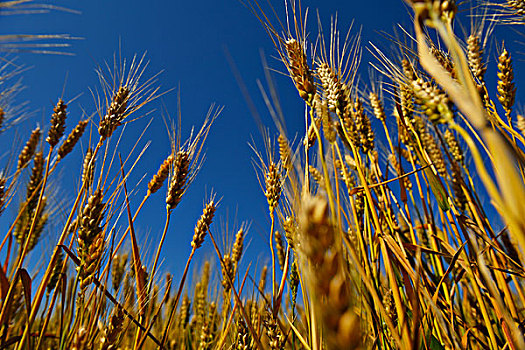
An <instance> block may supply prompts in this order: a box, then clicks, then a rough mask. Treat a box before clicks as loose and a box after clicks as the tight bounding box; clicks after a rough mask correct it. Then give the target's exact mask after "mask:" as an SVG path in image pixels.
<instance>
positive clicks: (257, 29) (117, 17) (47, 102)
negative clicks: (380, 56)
mask: <svg viewBox="0 0 525 350" xmlns="http://www.w3.org/2000/svg"><path fill="white" fill-rule="evenodd" d="M44 3H50V4H54V5H57V6H62V7H65V8H69V9H72V10H75V11H78V12H80V13H68V12H61V11H51V12H50V13H48V14H38V15H31V16H4V17H0V33H28V34H29V33H31V34H36V33H38V34H62V33H67V34H69V35H71V36H73V37H78V38H81V39H79V40H69V41H66V42H67V43H69V44H71V47H70V48H67V49H63V51H65V52H68V53H72V54H73V55H72V56H58V55H37V54H30V53H18V54H16V56H19V58H18V60H17V62H18V63H19V64H24V65H25V66H28V67H31V69H30V70H28V71H27V72H25V73H24V74H23V79H24V80H23V81H24V84H25V85H26V86H27V88H26V89H25V90H24V91H23V92H22V94H21V95H20V98H19V99H20V101H26V100H27V101H29V109H30V110H31V111H35V113H34V116H33V118H31V119H30V121H29V122H27V123H25V124H24V126H26V127H27V128H29V127H33V126H34V125H35V123H36V122H41V121H42V120H44V125H45V126H47V125H48V120H49V118H50V114H51V110H52V107H53V105H54V104H55V103H56V101H57V98H58V97H59V96H61V94H62V89H63V85H64V81H65V79H66V76H67V83H66V89H65V94H64V99H65V100H70V99H72V98H73V97H75V96H77V95H78V94H83V95H82V96H81V97H80V98H79V99H77V100H76V101H75V102H74V103H72V104H71V105H70V113H69V118H70V119H69V120H68V121H69V123H68V128H71V127H72V125H73V124H74V123H76V122H77V121H78V120H79V118H80V116H81V111H82V109H83V110H85V111H86V112H88V113H92V112H93V111H94V104H93V101H92V98H91V95H90V92H89V88H97V87H99V85H98V80H97V76H96V74H95V73H94V69H95V68H96V67H97V65H101V64H103V63H104V61H111V60H112V56H113V54H114V53H115V52H118V50H119V42H120V43H121V47H122V55H123V57H132V55H133V54H135V53H137V54H139V55H140V54H142V53H143V52H145V51H147V58H148V59H149V60H150V67H149V69H148V71H147V72H146V76H149V75H153V74H155V73H157V72H159V71H164V72H163V73H162V74H161V75H160V76H159V84H160V85H162V88H163V89H164V90H168V89H171V88H175V89H176V90H175V91H174V92H172V93H170V94H168V95H165V96H164V97H163V98H162V103H164V105H165V106H166V108H167V109H168V111H169V112H170V113H171V115H172V116H176V113H177V98H176V94H177V91H178V87H179V86H180V92H181V99H182V119H183V137H185V136H187V135H188V129H189V127H190V126H192V125H197V126H200V124H201V122H202V121H203V118H204V115H205V113H206V111H207V110H208V108H209V106H210V105H211V104H212V103H216V104H217V105H220V106H224V111H223V113H222V114H221V116H220V117H219V119H218V120H217V121H216V123H215V125H214V126H213V127H212V130H211V132H210V136H209V138H208V141H207V147H206V148H207V152H206V153H207V157H206V161H205V163H204V167H203V169H202V170H201V172H200V173H199V175H198V177H197V179H196V181H195V182H194V183H193V184H192V185H191V187H190V189H189V191H188V192H187V193H186V195H185V197H184V198H183V201H182V203H181V204H180V206H179V207H178V208H177V209H176V210H175V212H174V215H173V219H172V225H171V228H170V231H169V234H168V237H167V241H166V243H165V246H164V248H163V258H164V259H165V261H164V265H163V266H164V267H165V268H166V269H167V270H168V271H171V272H174V273H175V274H177V273H179V272H180V270H181V269H182V267H183V266H182V264H183V263H184V262H185V260H186V257H187V255H188V253H189V250H190V241H191V237H192V235H193V226H194V224H195V222H196V220H197V218H198V217H199V215H200V214H201V211H202V204H203V201H204V198H205V197H206V196H207V195H209V193H210V191H211V190H212V189H213V191H214V192H216V193H217V195H218V196H219V197H222V201H221V205H220V209H219V210H218V212H217V219H216V221H215V224H214V227H215V228H214V232H215V234H216V235H218V234H219V232H221V231H220V230H219V227H220V225H219V218H221V217H222V221H228V222H229V223H230V227H231V226H232V225H233V224H237V225H238V224H240V223H241V222H242V221H248V222H250V223H251V229H250V231H249V235H248V238H247V239H248V241H251V246H250V248H249V249H250V253H249V254H250V256H251V257H253V256H262V257H264V259H266V256H267V252H268V250H267V247H266V245H265V244H266V243H264V242H265V241H266V239H265V240H264V241H263V240H262V238H261V237H263V236H265V237H266V234H267V232H268V227H269V225H268V219H267V216H266V212H267V205H266V199H265V197H264V195H263V192H262V190H260V188H259V184H258V182H257V178H256V176H255V172H254V169H253V166H252V158H253V157H254V154H253V151H252V150H251V149H250V148H249V146H248V142H249V141H250V140H251V137H252V136H253V139H254V140H255V141H256V143H257V146H258V147H259V148H261V147H262V143H261V142H260V141H261V137H260V134H259V131H258V128H257V124H256V122H255V121H254V119H253V117H252V115H251V114H250V111H249V109H248V107H247V104H246V102H245V100H244V97H243V95H242V93H241V91H240V89H239V87H238V85H237V82H236V80H235V78H234V75H233V73H232V71H231V69H230V66H229V64H228V60H227V59H226V55H225V50H227V51H228V52H229V53H230V54H231V56H232V58H233V60H234V61H235V64H236V66H237V68H238V70H239V72H240V73H241V75H242V78H243V80H244V82H245V83H246V85H247V87H248V91H249V92H250V94H251V97H252V99H253V100H254V101H255V104H256V107H257V109H258V111H259V113H260V114H261V116H262V117H263V121H264V123H265V124H266V125H267V126H270V127H273V124H272V122H271V119H270V118H269V116H268V113H267V112H266V108H265V106H264V103H263V101H262V98H261V95H260V93H259V92H258V89H257V85H256V79H261V80H264V75H263V74H264V73H263V68H262V63H261V59H260V50H261V49H262V50H264V52H265V54H266V56H267V57H268V62H269V65H270V66H271V67H272V68H275V69H277V70H281V71H282V70H283V66H282V65H281V64H279V62H277V60H275V59H274V58H273V57H275V54H276V52H275V50H274V48H273V46H272V44H271V41H270V40H269V38H268V37H267V35H266V33H265V32H264V30H263V28H262V26H261V25H260V24H259V22H258V21H257V19H256V18H255V17H254V16H253V15H252V14H251V13H250V11H249V10H248V9H247V8H245V7H244V6H243V5H242V4H241V3H240V2H238V1H236V0H220V1H217V0H200V1H136V0H132V1H101V0H93V1H82V2H80V1H75V2H71V1H55V2H48V1H45V2H44ZM272 3H274V4H275V6H276V8H277V10H278V11H279V13H280V14H281V15H282V17H281V18H284V11H283V10H282V9H283V1H281V0H277V1H272ZM303 6H304V7H310V9H311V13H310V21H309V22H310V24H315V22H316V20H315V10H316V9H317V8H318V7H321V9H319V13H320V16H321V19H322V20H323V22H324V26H325V28H329V21H330V16H331V15H332V14H334V13H336V12H337V13H338V17H339V24H340V29H341V30H342V31H343V32H344V31H346V29H347V28H348V27H349V25H350V23H351V22H352V21H353V20H355V23H354V33H356V31H357V29H359V28H360V27H361V26H362V35H363V40H362V41H363V46H364V47H366V46H368V41H372V42H375V43H376V44H377V43H379V46H380V47H382V48H384V49H386V50H387V51H388V48H389V47H390V43H388V42H385V41H384V37H383V36H382V34H380V32H381V31H387V32H392V28H394V26H395V24H396V23H403V24H405V25H406V26H407V27H411V26H410V15H409V12H408V11H407V9H406V6H405V4H404V2H403V1H402V0H373V1H329V0H326V1H303ZM310 28H311V31H312V33H313V35H315V34H316V28H317V27H316V25H312V26H311V27H310ZM500 38H501V37H500ZM509 40H510V39H509ZM381 41H383V42H382V43H381ZM511 41H512V40H511ZM509 44H512V43H511V42H509ZM519 49H521V50H522V51H523V46H521V47H519ZM364 51H365V56H364V57H365V59H364V61H363V63H362V64H361V76H362V77H363V79H364V80H365V81H368V79H369V78H368V71H369V70H370V66H369V65H368V64H367V61H368V60H369V59H370V55H369V54H367V53H366V49H365V50H364ZM494 55H495V54H494V51H492V56H491V57H490V59H491V60H492V62H493V60H494ZM13 56H14V55H12V56H11V57H13ZM521 59H523V56H521ZM519 67H521V68H523V64H521V65H520V66H519ZM516 70H517V72H516V81H520V79H519V78H520V77H523V74H520V73H521V72H519V70H518V68H517V69H516ZM522 70H523V69H522ZM376 76H378V74H376ZM274 78H275V81H276V83H277V87H278V92H279V95H280V98H281V102H282V104H283V106H284V112H285V115H286V118H287V126H288V131H289V132H290V134H291V136H292V137H293V135H294V133H295V132H296V131H298V130H301V129H302V125H301V123H302V105H301V103H300V101H299V99H298V97H297V94H296V91H295V90H294V88H293V85H292V84H291V82H290V81H289V79H288V78H286V77H283V76H280V75H279V74H274ZM521 81H523V79H521ZM489 83H490V80H489ZM490 88H492V89H493V88H494V84H493V85H492V86H490ZM521 96H523V94H521ZM517 100H518V101H519V100H520V98H518V99H517ZM521 100H523V99H521ZM152 109H156V111H154V112H153V113H152V114H151V115H150V116H153V117H154V118H155V119H154V122H153V123H152V126H151V127H150V130H149V132H148V133H147V134H146V137H145V139H144V141H143V142H142V144H144V143H145V142H146V141H147V140H151V141H152V143H151V146H150V148H149V149H148V151H147V152H146V154H145V156H144V158H143V159H142V161H141V163H140V166H139V168H137V169H136V170H135V173H134V175H135V176H134V177H132V179H130V183H129V184H128V187H132V186H133V185H134V183H135V182H136V181H137V180H138V179H140V178H141V177H142V176H143V175H144V174H145V173H146V174H147V175H146V180H145V181H149V179H150V178H151V175H152V174H153V173H154V172H155V171H156V170H157V168H158V166H159V164H160V163H161V162H162V160H163V159H164V158H165V157H166V156H167V154H168V153H169V142H168V137H167V133H166V129H165V126H164V123H163V121H162V118H161V113H160V109H161V104H160V103H154V104H152V105H150V106H148V107H146V110H152ZM148 120H149V118H145V119H142V120H139V121H137V122H135V123H132V124H130V125H129V128H128V130H127V133H126V136H127V138H128V140H129V139H133V137H135V136H136V135H138V134H140V131H141V130H142V128H143V127H144V126H145V125H146V122H147V121H148ZM68 130H69V129H68ZM271 130H272V131H273V130H275V129H271ZM22 134H23V135H27V134H28V131H27V130H25V131H24V132H23V133H22ZM86 140H87V138H86V137H84V141H86ZM4 142H5V140H2V143H4ZM126 149H129V144H128V143H126V144H124V145H123V150H126ZM79 154H80V153H79V150H78V149H77V150H76V152H75V155H74V156H72V157H68V158H69V159H68V161H69V163H65V164H64V165H63V166H62V169H63V170H62V173H61V179H63V183H59V184H58V186H59V187H60V188H61V190H60V194H61V196H62V195H63V196H64V197H65V198H73V195H74V193H71V192H68V189H70V188H71V184H72V183H73V184H74V182H71V181H72V180H71V175H75V176H76V174H71V173H70V172H69V169H75V171H76V169H77V168H78V167H79V166H80V161H79V157H78V156H79ZM64 166H65V167H64ZM145 185H146V184H145V183H144V184H143V188H145ZM163 193H164V192H163V190H162V191H160V192H159V193H157V194H156V195H155V196H154V198H153V199H152V200H150V201H149V203H148V206H147V208H146V209H145V210H144V211H143V212H142V215H141V217H140V218H139V219H138V221H137V226H136V228H137V231H138V233H139V240H140V242H141V243H142V246H143V247H144V249H145V250H146V251H147V252H148V253H150V254H151V253H152V251H153V248H154V247H155V244H156V242H157V241H158V237H160V233H161V231H162V224H163V222H164V215H165V210H164V195H163ZM142 195H143V192H141V193H140V194H139V195H138V196H137V197H136V198H135V200H134V202H133V203H132V205H133V207H134V208H136V206H137V205H138V203H139V202H140V199H141V198H142ZM7 214H9V213H6V214H4V215H7ZM10 214H13V213H10ZM122 223H123V225H124V224H125V221H122ZM55 234H56V233H55V232H54V231H53V230H51V231H50V232H48V234H47V235H46V237H45V238H44V241H43V245H44V246H48V247H49V246H50V245H51V244H52V243H53V242H54V238H55ZM146 234H148V236H147V237H146ZM232 234H233V233H232V232H230V233H229V235H230V237H231V236H232ZM205 254H213V255H214V253H213V251H212V249H211V245H210V244H209V242H207V244H205V246H204V247H203V249H202V250H201V251H200V252H199V254H198V255H200V257H203V256H205ZM150 256H151V255H150ZM176 278H177V277H176Z"/></svg>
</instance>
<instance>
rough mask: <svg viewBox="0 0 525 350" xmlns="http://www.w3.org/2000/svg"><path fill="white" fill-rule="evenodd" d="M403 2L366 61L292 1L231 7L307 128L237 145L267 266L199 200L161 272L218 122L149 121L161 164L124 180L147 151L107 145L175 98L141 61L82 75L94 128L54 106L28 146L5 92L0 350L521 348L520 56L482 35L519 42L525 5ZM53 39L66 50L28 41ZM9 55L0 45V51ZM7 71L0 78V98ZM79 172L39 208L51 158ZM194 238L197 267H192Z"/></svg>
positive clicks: (0, 109)
mask: <svg viewBox="0 0 525 350" xmlns="http://www.w3.org/2000/svg"><path fill="white" fill-rule="evenodd" d="M398 1H399V4H400V6H402V5H403V4H404V5H406V6H407V8H410V9H411V12H410V13H409V14H407V18H409V20H410V23H411V25H410V26H409V27H403V29H402V31H401V34H400V35H399V36H396V37H392V38H391V40H392V41H393V43H394V44H395V45H394V47H395V49H392V50H389V51H387V50H385V49H383V47H382V46H381V45H379V44H377V45H376V44H374V43H372V44H370V46H369V49H370V52H371V54H372V56H373V58H374V59H373V61H371V62H361V59H362V44H361V42H360V37H359V33H358V31H357V30H355V31H352V30H350V31H349V32H348V34H347V31H346V30H345V29H343V30H342V31H341V32H340V29H339V28H338V25H337V19H336V18H337V17H333V19H332V22H331V25H330V26H329V28H328V30H327V28H324V29H323V28H322V26H321V25H320V23H321V22H322V21H321V20H320V19H319V20H318V21H317V22H318V23H319V24H317V25H316V20H317V19H316V18H314V17H315V15H314V12H315V11H313V9H307V8H306V7H303V6H302V4H301V2H300V1H298V0H297V1H294V0H292V1H288V2H284V7H283V11H282V12H279V10H274V8H273V7H272V6H270V7H269V8H267V7H266V6H263V5H264V4H262V3H258V2H257V1H255V0H254V1H241V3H242V4H243V5H244V6H246V8H247V9H248V10H249V12H251V14H252V18H253V21H254V22H258V23H259V24H260V28H261V30H264V31H265V32H266V33H267V37H268V41H269V42H271V43H273V45H274V49H275V51H274V54H275V55H276V56H277V59H278V61H279V62H278V65H279V66H278V67H276V70H278V71H279V72H280V73H282V74H284V75H285V76H286V77H287V79H286V80H287V82H288V83H289V84H290V85H291V86H293V87H294V88H295V90H296V92H297V94H296V98H297V101H300V102H301V103H302V105H303V113H304V124H303V125H302V130H303V132H302V133H300V134H298V135H290V134H288V133H287V128H286V116H283V115H276V117H275V118H274V120H273V123H272V124H270V125H261V128H260V129H261V130H262V132H261V135H259V138H258V140H262V141H261V142H257V141H255V142H252V143H251V146H252V148H253V154H254V156H253V159H254V165H255V166H254V169H255V173H256V178H257V179H258V180H259V184H260V187H261V192H262V194H263V195H264V197H263V198H266V203H264V205H265V208H266V209H265V210H266V215H267V222H268V226H267V227H265V228H264V230H265V233H264V240H265V241H266V242H267V247H268V248H269V249H268V251H267V252H265V254H266V255H267V256H268V261H269V263H268V264H267V265H264V264H258V261H257V258H255V257H254V256H252V255H249V254H245V253H246V252H245V248H246V244H247V242H248V241H249V240H250V237H249V235H250V233H251V232H250V225H249V224H247V223H244V224H241V225H237V226H235V229H234V230H233V232H231V230H229V231H230V232H224V231H228V230H227V229H226V230H221V229H219V228H218V226H220V225H219V223H218V222H216V221H218V220H217V217H218V216H220V215H222V213H221V211H222V210H223V209H222V208H221V205H220V204H221V198H222V197H221V193H217V192H215V191H214V190H210V191H208V194H207V196H206V197H205V198H203V206H202V208H201V209H200V210H201V212H200V213H201V214H200V216H199V217H198V219H197V220H196V222H195V225H194V230H193V232H192V235H193V236H192V239H191V242H186V243H185V244H187V245H188V249H189V251H190V253H189V255H188V256H187V257H182V258H181V259H179V260H178V261H175V262H172V263H173V264H176V265H177V266H180V268H181V269H182V271H183V273H182V276H181V278H180V279H174V278H173V276H172V275H171V274H170V271H167V269H166V268H165V266H164V265H163V264H162V261H161V260H162V259H161V256H162V254H161V252H162V249H163V246H164V245H165V241H166V236H167V235H168V234H169V230H170V229H171V228H172V227H173V226H176V225H177V222H175V221H174V215H173V213H176V212H177V210H178V206H179V204H180V203H181V201H182V199H183V198H184V197H185V196H187V190H188V189H189V188H190V186H191V185H192V183H193V182H194V180H195V179H196V178H197V177H198V176H199V171H200V170H201V169H203V168H205V167H206V161H205V153H206V148H207V147H208V146H213V147H217V145H210V144H209V140H208V135H209V133H210V132H211V130H213V127H214V123H215V122H216V120H217V118H220V114H221V112H222V108H221V107H214V106H212V107H211V108H210V109H209V110H208V113H207V115H206V117H205V118H204V121H203V122H202V123H201V124H200V125H195V126H194V128H193V129H192V132H191V133H189V134H188V135H185V134H184V133H183V132H181V126H180V124H181V122H182V121H181V117H180V116H179V117H178V118H177V117H174V118H171V119H168V120H165V121H164V122H165V125H167V128H168V130H169V139H170V148H169V149H168V150H166V154H167V156H166V158H165V159H164V160H163V161H162V162H161V163H160V164H158V166H157V167H156V168H154V169H149V174H151V175H149V177H148V178H145V179H144V181H142V180H141V181H139V182H138V183H136V182H135V177H134V176H132V174H133V173H134V171H135V170H136V169H137V168H141V167H142V162H143V159H142V155H143V153H144V150H143V151H140V150H139V151H137V152H130V153H123V151H122V146H121V143H122V142H124V141H122V142H121V140H127V135H128V133H129V131H128V129H133V128H134V122H135V119H136V118H138V116H139V115H141V114H142V113H148V112H145V111H147V110H148V109H149V108H152V107H151V106H152V105H154V104H156V103H158V102H159V100H160V99H161V98H162V97H164V96H166V95H167V94H169V93H170V91H167V90H165V89H163V88H161V85H160V84H159V79H162V77H159V75H158V74H154V73H153V74H152V73H150V72H149V70H148V69H147V67H148V59H147V57H146V56H145V55H135V56H132V57H129V58H127V59H120V60H115V61H114V63H113V64H108V65H106V67H103V68H99V69H97V74H98V78H99V82H100V84H99V86H98V88H97V89H92V90H90V91H91V94H92V97H93V100H94V103H93V105H92V106H89V107H88V106H86V110H91V111H92V112H90V113H91V114H89V113H87V114H86V115H84V117H82V118H81V119H80V120H76V121H75V122H71V121H70V120H69V119H67V118H68V112H69V111H68V104H70V103H69V102H66V101H64V100H63V99H62V98H58V99H57V101H56V105H55V106H54V108H53V111H52V113H49V114H50V115H48V116H46V118H47V119H46V120H45V122H44V123H43V124H42V123H38V121H35V122H34V123H33V121H32V120H31V121H30V123H32V125H33V127H32V128H31V129H28V128H26V127H25V126H26V125H27V124H28V123H23V124H20V123H19V120H17V118H16V116H18V115H19V113H17V112H16V111H19V110H20V109H21V108H23V106H21V105H17V104H16V99H15V98H11V97H14V96H15V95H16V91H17V90H18V89H20V86H19V85H17V84H16V83H15V84H4V85H0V88H2V89H3V90H2V91H0V137H3V136H4V135H5V134H6V133H7V132H11V131H12V130H16V132H17V134H18V135H19V137H17V138H15V141H14V142H15V143H16V147H12V148H11V149H10V150H3V151H4V153H6V156H4V157H2V158H0V161H1V162H2V165H1V167H2V169H3V170H2V171H1V172H0V215H2V221H0V222H1V223H2V225H3V226H2V228H3V231H2V232H3V234H2V235H1V236H0V240H1V243H0V251H1V254H2V255H1V256H2V260H3V262H1V263H0V266H1V268H0V305H1V307H0V325H1V327H0V348H1V349H4V348H7V349H19V350H22V349H91V348H96V349H199V350H204V349H239V350H240V349H258V350H263V349H292V350H296V349H308V350H310V349H312V350H319V349H327V350H328V349H414V350H415V349H432V350H435V349H525V338H524V334H525V268H524V267H523V263H524V261H525V260H522V259H524V258H525V256H524V249H525V115H523V113H524V112H525V111H523V110H522V109H521V108H523V105H520V101H517V96H518V95H517V88H518V86H519V83H518V82H517V81H516V80H515V78H514V65H513V60H515V59H517V58H516V57H518V59H519V57H520V56H519V52H513V49H515V46H513V45H509V44H508V43H505V42H504V40H503V39H499V38H495V37H493V35H492V34H493V32H492V30H493V28H494V27H496V26H497V27H498V30H504V31H506V30H508V31H513V30H514V31H517V32H518V33H520V32H521V33H523V30H524V27H523V25H524V24H525V1H520V0H506V1H504V0H494V1H464V2H461V3H456V2H455V1H452V0H405V1H404V2H403V1H401V0H398ZM27 3H29V1H24V0H22V1H0V9H1V10H2V11H23V10H24V9H27V7H24V6H26V5H27ZM280 5H283V3H282V2H280ZM320 6H322V5H320ZM279 9H280V8H279ZM28 15H30V14H28ZM339 16H341V15H339ZM0 20H1V18H0ZM460 20H463V22H461V23H458V22H459V21H460ZM460 28H461V29H462V30H460ZM487 28H488V29H487ZM489 37H490V40H495V41H496V43H497V44H496V45H495V47H496V49H495V52H491V53H490V54H489V53H488V51H489V50H490V48H489V46H488V45H487V43H488V42H489V41H490V40H488V38H489ZM50 38H53V39H57V38H58V39H67V36H49V37H47V38H38V37H37V36H35V37H34V38H32V39H35V40H39V39H44V40H47V39H50ZM9 40H12V38H2V36H0V47H1V45H3V43H4V42H7V41H9ZM20 47H22V46H20ZM42 47H44V46H42ZM42 47H39V46H35V47H34V50H35V51H39V49H40V48H42ZM51 48H52V47H51ZM47 49H49V47H46V50H47ZM517 51H519V49H517ZM491 56H494V57H495V60H491V59H489V57H491ZM363 65H365V66H369V67H372V68H373V71H374V73H373V74H370V76H368V75H366V74H363V70H362V69H361V68H359V67H360V66H363ZM20 74H22V75H23V74H24V72H23V71H20V70H17V69H14V70H13V69H12V68H7V69H1V68H0V82H3V81H4V80H6V81H7V80H8V79H9V78H10V77H11V76H13V75H20ZM489 75H492V76H489ZM378 77H380V78H378ZM487 81H496V82H497V83H496V84H494V86H492V85H491V84H489V83H487ZM6 86H7V87H6ZM274 102H275V101H274ZM272 106H273V105H272V100H271V99H268V107H269V110H270V111H271V110H272ZM520 109H521V110H520ZM182 118H183V117H182ZM66 120H67V121H68V123H67V125H66ZM151 137H154V136H153V135H148V131H147V130H145V131H144V133H143V134H142V135H141V139H142V138H144V139H148V138H151ZM239 137H246V139H248V138H249V136H248V135H244V136H243V135H239ZM128 141H129V140H128ZM139 141H140V140H133V142H132V144H134V145H135V146H133V150H135V147H137V148H140V146H139V144H140V142H139ZM259 143H260V145H259ZM80 144H81V145H82V150H81V152H73V150H75V149H78V148H79V147H80V146H79V145H80ZM18 150H20V151H18ZM137 154H138V155H137ZM79 155H80V157H82V158H81V159H78V161H77V162H76V164H77V165H80V167H79V168H78V169H76V170H71V169H68V171H69V172H70V173H71V174H78V179H77V180H78V184H79V185H78V187H75V188H68V189H67V196H70V197H71V198H72V200H71V201H66V202H63V203H62V204H61V205H56V204H55V203H56V202H55V201H51V200H49V199H48V198H50V197H51V196H56V194H55V193H54V187H55V186H56V183H57V181H60V176H59V174H60V172H61V171H64V169H62V168H63V160H64V159H65V158H66V157H79ZM68 164H69V163H68ZM239 166H246V165H239ZM248 166H249V164H248ZM75 176H76V175H75ZM153 197H157V198H162V199H163V201H164V202H165V204H163V205H162V206H161V207H158V208H154V210H156V211H160V212H161V213H163V215H164V216H163V217H164V222H163V227H164V229H163V231H162V234H161V235H160V238H159V239H158V240H157V239H155V240H153V236H152V237H147V238H146V240H147V241H148V242H147V244H148V245H149V246H151V247H153V248H152V253H151V254H147V252H146V249H145V247H144V244H143V242H144V239H143V237H137V236H138V235H137V232H136V227H135V220H136V219H138V218H141V216H144V211H143V208H147V207H148V206H151V205H153V203H155V202H152V200H151V199H152V198H153ZM255 200H256V199H254V201H255ZM6 209H8V210H6ZM13 213H14V215H12V214H13ZM57 213H61V214H62V215H57ZM8 215H10V216H8ZM6 216H8V217H6ZM11 216H12V217H11ZM141 219H142V220H144V218H141ZM4 224H5V225H4ZM50 228H52V234H51V239H52V245H51V246H45V245H43V244H42V242H41V236H42V233H43V232H44V231H45V230H46V229H50ZM205 242H206V243H208V244H210V243H211V246H212V247H213V250H214V252H215V255H214V257H213V258H208V257H206V258H202V257H199V253H200V251H201V247H202V245H203V244H204V243H205ZM164 248H165V247H164ZM35 256H36V257H41V258H40V259H35ZM42 259H43V261H42ZM35 261H38V262H37V263H35ZM34 264H39V265H38V266H33V265H34ZM35 270H36V271H38V272H37V274H36V276H35V273H34V272H33V271H35Z"/></svg>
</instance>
